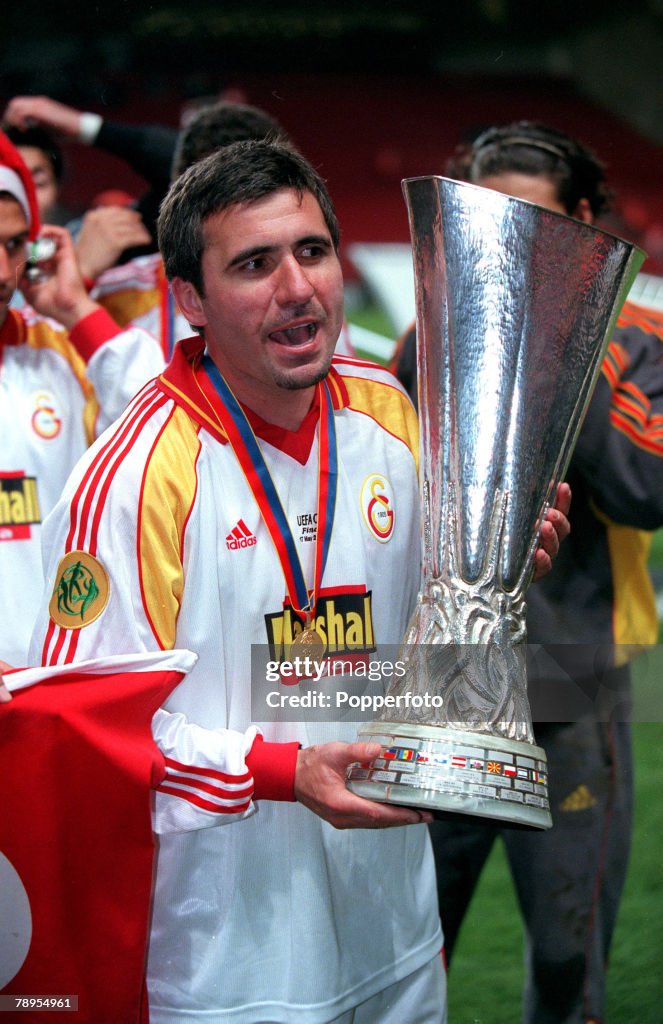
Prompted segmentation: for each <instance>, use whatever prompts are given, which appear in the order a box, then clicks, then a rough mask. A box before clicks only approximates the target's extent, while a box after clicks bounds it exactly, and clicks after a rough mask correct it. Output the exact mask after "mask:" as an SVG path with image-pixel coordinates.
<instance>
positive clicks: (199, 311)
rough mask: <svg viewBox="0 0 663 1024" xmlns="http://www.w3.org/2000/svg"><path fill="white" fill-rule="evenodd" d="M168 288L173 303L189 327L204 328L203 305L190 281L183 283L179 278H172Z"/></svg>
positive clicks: (205, 321) (205, 318) (205, 320)
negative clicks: (171, 292)
mask: <svg viewBox="0 0 663 1024" xmlns="http://www.w3.org/2000/svg"><path fill="white" fill-rule="evenodd" d="M170 287H171V288H172V291H173V295H174V296H175V302H176V303H177V305H178V307H179V308H180V310H181V312H182V314H183V316H184V317H185V319H186V320H188V322H189V323H190V324H191V326H192V327H205V325H206V324H207V317H206V316H205V313H204V311H203V304H202V302H201V299H200V295H199V294H198V289H197V288H196V286H195V285H194V284H192V283H191V281H184V280H183V278H181V277H174V278H173V280H172V281H171V282H170Z"/></svg>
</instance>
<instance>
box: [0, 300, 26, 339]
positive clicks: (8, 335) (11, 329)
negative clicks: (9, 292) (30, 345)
mask: <svg viewBox="0 0 663 1024" xmlns="http://www.w3.org/2000/svg"><path fill="white" fill-rule="evenodd" d="M24 341H25V323H24V322H23V317H22V316H21V314H20V313H19V312H18V310H16V309H8V310H7V316H6V317H5V322H4V324H3V325H2V327H0V345H22V344H23V342H24Z"/></svg>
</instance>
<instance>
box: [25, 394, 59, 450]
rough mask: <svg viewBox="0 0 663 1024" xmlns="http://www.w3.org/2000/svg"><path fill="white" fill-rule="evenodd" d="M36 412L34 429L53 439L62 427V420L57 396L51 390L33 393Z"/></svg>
mask: <svg viewBox="0 0 663 1024" xmlns="http://www.w3.org/2000/svg"><path fill="white" fill-rule="evenodd" d="M33 402H34V412H33V414H32V419H31V421H30V422H31V423H32V429H33V430H34V432H35V434H37V435H38V436H39V437H43V438H44V440H46V441H51V440H52V439H53V438H54V437H57V436H58V434H59V433H60V431H61V429H62V420H61V419H60V417H59V416H58V414H57V409H56V402H55V398H54V397H53V395H52V394H51V392H50V391H37V392H36V393H35V394H34V395H33Z"/></svg>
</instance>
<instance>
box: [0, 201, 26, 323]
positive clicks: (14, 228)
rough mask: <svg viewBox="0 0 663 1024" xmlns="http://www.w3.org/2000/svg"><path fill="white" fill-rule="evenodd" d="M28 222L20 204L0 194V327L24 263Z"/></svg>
mask: <svg viewBox="0 0 663 1024" xmlns="http://www.w3.org/2000/svg"><path fill="white" fill-rule="evenodd" d="M27 240H28V222H27V220H26V219H25V214H24V213H23V210H22V209H21V207H20V205H19V204H18V202H17V201H16V200H15V199H12V198H10V197H9V196H0V327H1V326H2V324H3V323H4V322H5V319H6V317H7V309H8V307H9V303H10V301H11V297H12V295H13V294H14V291H15V290H16V287H17V284H18V280H19V278H20V276H21V274H22V273H23V267H24V265H25V243H26V242H27Z"/></svg>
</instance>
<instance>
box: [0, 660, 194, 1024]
mask: <svg viewBox="0 0 663 1024" xmlns="http://www.w3.org/2000/svg"><path fill="white" fill-rule="evenodd" d="M178 654H179V655H183V657H180V658H179V662H178V658H177V657H174V655H178ZM191 659H192V656H191V655H189V654H188V652H168V653H167V654H164V655H155V656H152V655H149V656H145V657H139V658H133V659H122V658H120V659H114V660H113V661H112V662H111V661H109V660H108V659H106V660H100V661H97V662H88V663H85V664H84V665H77V666H67V667H66V670H63V668H59V669H54V670H49V669H43V670H39V672H40V673H41V676H42V679H41V681H40V683H39V685H32V686H30V687H29V688H28V689H16V687H17V679H18V677H20V676H23V677H25V676H26V675H27V674H28V673H32V674H33V675H34V673H35V672H36V670H28V673H16V674H12V675H9V676H7V677H6V681H7V683H8V685H9V688H10V689H14V697H13V700H11V701H10V702H9V703H7V704H2V705H0V780H1V781H0V788H1V796H0V808H1V809H0V1000H2V1009H3V1010H5V1009H8V1008H9V1007H10V1006H11V1002H10V999H9V997H11V996H26V997H39V998H44V997H56V996H61V997H77V999H78V1012H77V1013H73V1012H67V1011H66V1010H63V1011H59V1010H50V1012H49V1016H48V1017H47V1018H46V1020H47V1021H49V1022H53V1024H55V1022H56V1021H58V1020H63V1021H64V1020H67V1021H69V1022H70V1024H74V1022H75V1024H138V1022H141V1021H142V1022H145V1021H147V1019H148V1015H147V998H146V992H145V955H146V945H147V935H148V920H149V907H150V893H151V885H152V866H153V854H154V844H153V837H152V829H151V797H150V790H151V787H152V786H153V785H158V783H159V782H160V781H161V780H162V778H163V776H164V768H163V758H162V756H161V754H160V753H159V751H158V749H157V747H156V745H155V743H154V741H153V739H152V733H151V728H150V723H151V719H152V716H153V714H154V712H155V711H156V709H157V708H158V707H159V706H160V705H161V704H162V703H163V702H164V700H165V699H166V697H167V695H168V694H169V693H170V691H171V690H172V689H173V688H174V687H175V686H176V685H177V683H178V682H179V681H180V680H181V678H182V676H183V674H184V672H185V671H187V670H188V668H190V665H191ZM119 665H121V666H122V667H123V668H124V669H125V670H124V671H120V670H118V666H119ZM178 668H180V669H181V671H178ZM136 669H139V670H136ZM157 669H159V670H157ZM18 685H19V686H20V685H22V684H21V683H20V682H19V683H18ZM32 1005H33V1006H34V1005H35V1004H34V1003H33V1004H32ZM37 1005H38V1004H37ZM44 1019H45V1018H44V1014H43V1011H39V1010H37V1009H35V1010H27V1011H23V1010H20V1011H17V1012H16V1013H15V1015H14V1013H11V1014H9V1015H8V1016H5V1015H4V1013H3V1014H2V1015H0V1020H2V1021H3V1024H4V1022H5V1021H6V1022H7V1024H9V1021H11V1020H16V1021H17V1022H21V1024H28V1022H29V1021H35V1022H41V1024H43V1021H44Z"/></svg>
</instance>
